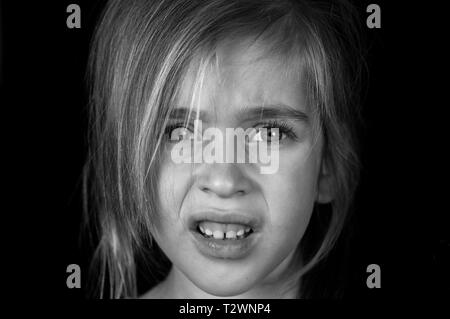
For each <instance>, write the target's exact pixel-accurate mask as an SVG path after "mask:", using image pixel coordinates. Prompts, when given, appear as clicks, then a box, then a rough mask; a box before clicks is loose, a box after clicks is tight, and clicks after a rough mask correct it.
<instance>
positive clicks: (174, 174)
mask: <svg viewBox="0 0 450 319" xmlns="http://www.w3.org/2000/svg"><path fill="white" fill-rule="evenodd" d="M183 166H184V165H176V164H173V163H172V162H170V161H166V162H165V163H164V164H162V165H161V167H160V175H159V183H158V199H159V207H160V209H161V211H160V212H159V213H160V214H159V216H160V221H161V223H162V225H161V226H162V228H163V230H166V229H167V228H168V227H169V226H170V227H171V225H168V224H174V223H175V221H176V220H178V217H179V212H180V208H181V204H182V202H183V199H184V198H185V196H186V192H187V190H188V187H189V180H190V177H191V170H190V169H189V168H186V167H183Z"/></svg>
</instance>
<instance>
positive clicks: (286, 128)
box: [258, 120, 297, 141]
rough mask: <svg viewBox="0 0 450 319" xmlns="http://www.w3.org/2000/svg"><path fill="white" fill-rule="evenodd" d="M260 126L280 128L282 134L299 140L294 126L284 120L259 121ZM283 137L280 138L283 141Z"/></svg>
mask: <svg viewBox="0 0 450 319" xmlns="http://www.w3.org/2000/svg"><path fill="white" fill-rule="evenodd" d="M258 126H259V127H260V128H269V129H270V128H278V130H279V133H280V134H285V135H286V136H287V137H288V138H290V139H292V140H297V134H295V132H294V130H293V129H292V127H291V126H290V125H289V124H287V123H286V122H284V121H277V120H270V121H267V122H263V123H259V124H258ZM282 140H283V139H280V141H282Z"/></svg>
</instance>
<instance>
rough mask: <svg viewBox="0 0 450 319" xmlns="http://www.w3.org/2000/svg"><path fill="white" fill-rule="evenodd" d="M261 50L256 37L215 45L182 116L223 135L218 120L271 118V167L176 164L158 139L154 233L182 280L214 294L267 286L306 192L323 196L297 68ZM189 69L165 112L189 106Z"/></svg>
mask: <svg viewBox="0 0 450 319" xmlns="http://www.w3.org/2000/svg"><path fill="white" fill-rule="evenodd" d="M262 54H263V51H262V50H261V48H258V47H256V46H251V47H244V46H243V45H230V46H227V48H223V49H220V50H219V51H218V57H219V65H220V67H219V68H218V69H216V68H213V67H211V68H209V69H208V70H207V71H206V73H205V76H204V78H203V82H202V83H203V86H202V90H201V91H200V93H199V94H198V95H197V96H196V97H195V98H194V102H195V108H194V111H195V112H194V113H192V120H191V121H190V123H191V124H189V125H192V123H193V120H194V119H195V118H196V116H197V115H196V114H198V115H199V119H200V120H202V126H203V130H205V129H207V128H216V129H218V130H219V131H221V132H223V136H225V135H226V134H225V129H226V128H243V129H244V130H245V129H247V128H251V127H255V128H262V127H264V128H268V129H270V128H279V134H278V137H277V136H273V138H275V139H278V140H279V166H278V169H277V170H276V172H274V173H272V174H261V170H260V165H259V164H258V163H213V164H211V163H205V162H203V163H196V164H188V163H186V164H185V163H181V164H179V163H178V164H177V163H175V162H174V161H173V158H172V154H171V150H172V149H173V147H174V143H173V142H167V143H166V144H167V145H166V146H165V150H164V152H165V159H164V160H163V161H162V166H161V171H160V177H159V189H158V191H159V200H160V203H159V204H160V207H161V210H160V212H159V214H160V221H159V226H158V230H157V233H156V234H154V235H155V239H156V241H157V243H158V245H159V246H160V247H161V249H162V250H163V251H164V253H165V254H166V255H167V257H168V258H169V259H170V260H171V261H172V263H173V268H172V270H171V272H172V273H177V275H176V277H177V278H178V279H177V280H178V281H180V282H181V281H183V282H184V284H183V286H184V288H185V289H189V288H187V287H190V288H191V289H195V290H197V291H198V292H202V293H203V292H205V293H207V294H212V295H215V296H237V295H239V294H243V293H245V292H247V293H249V292H251V291H257V289H259V288H262V287H266V288H267V287H271V288H269V289H272V292H274V290H273V289H275V288H274V287H276V285H277V284H279V281H277V278H279V276H280V275H281V274H282V273H283V272H284V271H285V269H286V267H287V265H288V263H289V261H290V259H291V258H292V255H293V253H294V251H295V250H296V248H297V246H298V244H299V242H300V240H301V238H302V236H303V234H304V232H305V230H306V228H307V226H308V222H309V219H310V216H311V213H312V210H313V205H314V202H315V201H317V200H319V201H320V200H321V199H323V198H324V194H320V192H319V190H322V189H325V188H324V187H322V186H320V185H319V184H320V183H322V182H324V181H322V178H321V176H322V174H321V171H322V170H321V148H322V137H321V136H316V138H315V139H314V136H313V134H312V114H311V112H310V110H309V109H308V107H307V105H306V101H305V97H304V93H303V89H302V87H304V83H303V81H302V78H301V76H299V75H298V69H297V68H296V69H295V70H289V69H288V68H286V67H283V66H281V64H280V63H279V61H278V60H277V59H276V58H268V57H265V58H260V57H261V56H262ZM258 58H260V59H258ZM218 70H219V71H218ZM196 72H198V70H194V68H192V69H191V70H190V71H189V72H188V73H187V75H186V77H185V79H184V81H183V85H182V87H181V91H180V94H179V99H178V100H179V101H178V102H179V103H178V105H177V106H176V108H177V109H178V112H174V113H176V114H183V112H184V111H186V109H187V110H189V105H190V102H191V97H192V94H193V92H194V91H193V90H194V80H195V79H196V74H197V73H196ZM263 106H264V109H263V110H262V111H261V107H263ZM183 122H184V117H183V119H181V120H179V121H178V122H177V119H176V118H174V119H171V123H172V124H174V125H175V126H177V124H176V123H180V125H181V124H182V123H183ZM190 130H191V127H189V126H188V127H187V129H185V133H186V134H191V132H190ZM224 143H229V141H228V140H226V139H224ZM224 147H225V146H224ZM269 147H270V146H269ZM200 228H201V230H200ZM249 229H251V230H249ZM242 232H244V234H243V235H242ZM222 238H224V239H222ZM169 277H170V276H169ZM199 289H200V290H199Z"/></svg>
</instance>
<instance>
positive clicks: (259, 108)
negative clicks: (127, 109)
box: [170, 104, 309, 123]
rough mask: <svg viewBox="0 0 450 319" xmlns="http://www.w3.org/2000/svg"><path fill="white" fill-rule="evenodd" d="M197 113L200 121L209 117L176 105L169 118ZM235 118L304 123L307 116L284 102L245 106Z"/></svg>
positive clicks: (181, 118) (192, 117)
mask: <svg viewBox="0 0 450 319" xmlns="http://www.w3.org/2000/svg"><path fill="white" fill-rule="evenodd" d="M189 113H190V114H189ZM189 115H190V116H189ZM197 115H198V118H199V119H200V120H202V121H205V120H207V119H208V118H209V117H208V112H205V111H200V112H199V114H197V111H196V110H195V109H189V108H187V107H177V108H175V109H174V110H173V111H172V112H171V114H170V119H173V120H185V119H187V118H188V116H189V117H190V118H191V119H196V118H197ZM235 118H236V119H239V120H240V121H242V122H245V121H251V120H264V119H293V120H298V121H302V122H306V123H308V121H309V117H308V115H307V114H306V113H305V112H303V111H300V110H297V109H295V108H293V107H291V106H289V105H286V104H271V105H256V106H245V107H243V108H242V109H241V110H239V111H238V112H237V113H236V114H235Z"/></svg>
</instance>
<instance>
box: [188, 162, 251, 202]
mask: <svg viewBox="0 0 450 319" xmlns="http://www.w3.org/2000/svg"><path fill="white" fill-rule="evenodd" d="M239 165H240V164H228V163H214V164H205V165H202V167H201V169H200V170H201V171H200V172H198V175H197V183H198V187H199V189H200V190H201V191H202V192H205V193H210V194H215V195H216V196H218V197H223V198H226V197H234V196H242V195H246V194H248V193H250V192H251V188H252V183H251V181H250V180H249V179H248V178H247V177H246V176H245V175H244V173H243V172H242V169H241V167H239ZM241 165H242V164H241Z"/></svg>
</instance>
